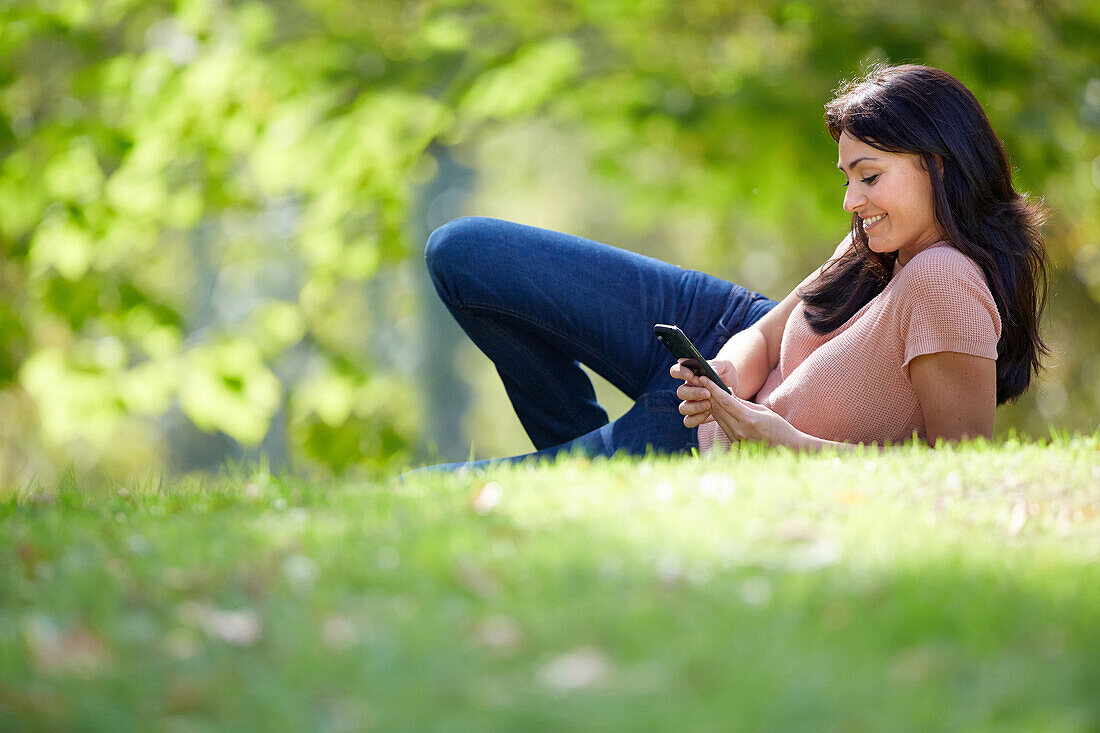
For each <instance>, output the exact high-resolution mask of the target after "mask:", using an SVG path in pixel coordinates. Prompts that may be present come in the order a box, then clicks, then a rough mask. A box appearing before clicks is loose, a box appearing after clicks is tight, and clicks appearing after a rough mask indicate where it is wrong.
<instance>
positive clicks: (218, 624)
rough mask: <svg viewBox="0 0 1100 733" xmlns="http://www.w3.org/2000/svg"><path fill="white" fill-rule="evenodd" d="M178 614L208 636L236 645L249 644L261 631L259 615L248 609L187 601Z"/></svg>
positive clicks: (257, 638) (254, 641)
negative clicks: (236, 609)
mask: <svg viewBox="0 0 1100 733" xmlns="http://www.w3.org/2000/svg"><path fill="white" fill-rule="evenodd" d="M180 614H181V615H182V616H183V617H184V619H185V620H188V621H190V622H192V623H194V624H196V625H198V626H199V627H200V628H201V629H202V630H203V631H205V632H206V633H207V634H209V635H210V636H212V637H215V638H217V639H221V640H222V641H225V642H228V643H230V644H235V645H236V646H251V645H252V644H255V643H256V642H257V641H258V640H259V638H260V635H261V633H262V627H261V625H260V617H259V615H258V614H257V613H256V612H255V611H252V610H249V609H242V610H239V611H230V610H226V609H222V608H214V607H213V606H208V605H206V604H203V603H188V604H186V605H184V606H183V608H182V609H181V610H180Z"/></svg>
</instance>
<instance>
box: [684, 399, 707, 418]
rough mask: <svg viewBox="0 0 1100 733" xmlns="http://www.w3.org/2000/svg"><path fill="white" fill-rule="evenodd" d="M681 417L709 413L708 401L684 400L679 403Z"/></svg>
mask: <svg viewBox="0 0 1100 733" xmlns="http://www.w3.org/2000/svg"><path fill="white" fill-rule="evenodd" d="M679 409H680V414H681V415H698V414H699V413H701V412H710V400H699V401H694V400H684V401H683V402H681V403H680V408H679Z"/></svg>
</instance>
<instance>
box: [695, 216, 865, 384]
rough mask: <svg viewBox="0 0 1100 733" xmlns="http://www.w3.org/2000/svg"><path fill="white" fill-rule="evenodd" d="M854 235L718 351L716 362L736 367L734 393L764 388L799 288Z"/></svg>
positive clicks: (834, 256)
mask: <svg viewBox="0 0 1100 733" xmlns="http://www.w3.org/2000/svg"><path fill="white" fill-rule="evenodd" d="M851 242H852V235H851V234H849V235H848V236H847V237H845V238H844V241H843V242H841V243H840V245H839V246H837V248H836V251H835V252H834V253H833V256H832V257H831V258H829V260H828V261H826V262H825V264H823V265H822V266H821V267H819V268H818V269H816V270H814V271H813V272H812V273H810V275H808V276H807V277H806V278H805V279H804V280H803V281H802V282H800V283H799V284H798V287H796V288H795V289H794V290H792V291H791V292H790V293H789V294H788V295H787V297H786V298H784V299H783V300H782V301H781V302H780V303H779V304H778V305H776V306H775V307H774V308H772V309H771V310H770V311H768V313H767V314H765V315H764V317H763V318H761V319H760V320H759V321H757V322H756V323H754V324H753V325H751V326H749V327H748V328H746V329H745V330H744V331H739V332H738V333H735V334H734V335H733V336H732V337H731V338H730V340H729V341H727V342H726V343H725V345H724V346H722V348H721V349H719V350H718V354H717V355H716V356H715V357H714V360H715V361H718V360H722V361H728V362H730V363H731V364H732V365H733V368H734V370H735V372H736V374H737V379H736V382H737V384H736V387H735V388H734V390H733V391H734V394H736V395H737V396H738V397H740V398H742V399H746V400H748V399H752V397H753V395H755V394H756V393H757V392H759V391H760V388H761V387H763V386H764V382H765V380H767V378H768V375H769V374H771V371H772V369H775V367H776V365H777V364H779V346H780V344H782V343H783V329H784V328H786V326H787V319H788V318H790V315H791V312H792V311H793V310H794V307H795V306H796V305H798V295H796V293H797V292H798V290H799V288H802V287H804V286H806V285H809V284H810V283H811V282H813V281H814V280H815V279H817V276H818V275H820V274H821V271H822V270H823V269H824V268H825V266H826V265H828V264H829V262H832V261H833V260H835V259H836V258H837V257H840V255H841V254H843V253H844V252H845V251H846V250H847V249H848V248H849V247H850V246H851Z"/></svg>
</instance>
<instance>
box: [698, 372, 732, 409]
mask: <svg viewBox="0 0 1100 733" xmlns="http://www.w3.org/2000/svg"><path fill="white" fill-rule="evenodd" d="M699 381H700V382H701V383H702V385H703V387H705V388H706V390H707V392H708V393H710V396H711V397H717V398H718V401H719V402H722V403H726V402H729V401H731V397H732V395H730V393H729V392H727V391H726V390H724V389H722V388H721V387H719V386H718V385H717V384H715V383H714V382H712V381H711V380H710V377H705V376H704V377H699Z"/></svg>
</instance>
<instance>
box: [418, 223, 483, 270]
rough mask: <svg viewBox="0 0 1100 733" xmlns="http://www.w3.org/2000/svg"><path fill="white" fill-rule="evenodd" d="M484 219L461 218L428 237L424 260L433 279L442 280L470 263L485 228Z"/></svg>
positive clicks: (439, 228)
mask: <svg viewBox="0 0 1100 733" xmlns="http://www.w3.org/2000/svg"><path fill="white" fill-rule="evenodd" d="M484 221H485V220H484V218H483V217H479V216H460V217H459V218H457V219H452V220H451V221H449V222H447V223H446V224H444V225H443V226H441V227H438V228H437V229H435V230H434V231H433V232H432V233H431V234H430V235H429V236H428V243H427V244H426V245H425V247H424V259H425V261H426V262H427V265H428V272H430V273H431V274H432V277H435V278H441V277H444V276H446V275H447V273H448V272H451V271H453V270H454V269H455V266H457V265H463V264H466V263H468V262H469V261H470V255H471V254H472V253H473V250H474V242H475V241H476V239H477V236H478V231H479V229H481V228H482V227H483V226H484Z"/></svg>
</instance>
